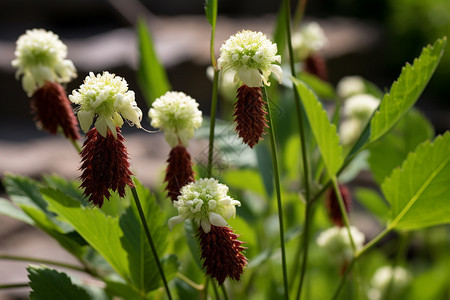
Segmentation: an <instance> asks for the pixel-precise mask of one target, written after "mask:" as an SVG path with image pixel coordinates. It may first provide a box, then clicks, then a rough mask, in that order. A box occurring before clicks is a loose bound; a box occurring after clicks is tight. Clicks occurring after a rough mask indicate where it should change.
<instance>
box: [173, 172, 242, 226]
mask: <svg viewBox="0 0 450 300" xmlns="http://www.w3.org/2000/svg"><path fill="white" fill-rule="evenodd" d="M180 193H181V195H180V196H178V200H176V201H174V202H173V204H174V206H175V207H176V208H177V209H178V216H175V217H173V218H170V220H169V228H170V229H172V228H173V227H174V226H175V225H176V224H178V223H181V222H183V221H184V220H186V219H191V220H194V221H195V222H196V223H197V224H198V225H200V226H201V227H202V229H203V231H204V232H205V233H208V232H209V231H210V230H211V225H214V226H220V227H223V226H227V225H228V223H227V221H226V219H229V218H230V217H234V216H235V215H236V207H235V206H236V205H238V206H241V203H240V202H239V201H237V200H234V199H233V198H231V197H230V196H228V195H227V193H228V187H227V186H226V185H224V184H221V183H219V182H218V181H217V180H216V179H214V178H202V179H199V180H197V181H196V182H191V183H189V184H187V185H185V186H183V187H182V188H181V191H180Z"/></svg>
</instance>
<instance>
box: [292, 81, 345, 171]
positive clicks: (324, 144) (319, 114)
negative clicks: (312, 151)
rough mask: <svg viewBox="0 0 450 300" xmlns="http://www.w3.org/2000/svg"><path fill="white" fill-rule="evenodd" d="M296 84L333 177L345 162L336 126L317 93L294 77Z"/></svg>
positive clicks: (324, 159)
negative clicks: (331, 121)
mask: <svg viewBox="0 0 450 300" xmlns="http://www.w3.org/2000/svg"><path fill="white" fill-rule="evenodd" d="M294 84H295V85H296V88H297V91H298V93H299V94H300V97H301V99H302V102H303V105H304V107H305V110H306V114H307V116H308V120H309V123H310V124H311V130H312V132H313V134H314V137H315V139H316V141H317V145H318V147H319V150H320V153H321V154H322V158H323V161H324V163H325V167H326V168H327V171H328V174H329V176H330V177H332V176H334V175H336V173H337V172H338V170H339V168H340V167H341V166H342V163H343V162H344V158H343V156H342V147H341V146H340V145H339V136H338V134H337V133H336V126H335V125H334V124H331V123H330V120H329V119H328V116H327V112H326V111H325V109H324V108H323V107H322V104H321V103H320V102H319V100H318V99H317V97H316V95H315V94H314V93H313V92H312V91H311V90H310V89H309V88H308V87H307V86H306V85H305V84H304V83H302V82H301V81H299V80H295V79H294Z"/></svg>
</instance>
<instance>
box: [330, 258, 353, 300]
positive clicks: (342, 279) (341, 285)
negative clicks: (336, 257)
mask: <svg viewBox="0 0 450 300" xmlns="http://www.w3.org/2000/svg"><path fill="white" fill-rule="evenodd" d="M355 260H356V258H353V259H352V261H351V262H350V263H349V265H348V266H347V268H346V269H345V272H344V274H342V276H341V280H340V281H339V285H338V286H337V288H336V291H335V292H334V294H333V298H331V299H332V300H336V299H337V297H338V296H339V293H340V292H341V290H342V288H343V287H344V283H345V280H346V279H347V275H348V273H350V270H351V269H352V267H353V264H354V263H355Z"/></svg>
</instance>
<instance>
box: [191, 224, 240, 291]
mask: <svg viewBox="0 0 450 300" xmlns="http://www.w3.org/2000/svg"><path fill="white" fill-rule="evenodd" d="M197 236H198V237H199V238H200V247H201V252H202V253H201V256H202V259H204V261H203V268H204V269H206V274H207V275H209V276H210V277H212V278H215V279H216V280H217V282H218V283H219V284H220V285H221V284H223V282H224V281H225V279H226V278H227V277H230V278H231V279H234V280H239V279H240V278H241V274H242V273H244V268H245V266H246V265H247V258H246V257H245V256H244V254H242V251H243V250H244V249H245V247H242V244H243V243H244V242H241V241H238V240H237V238H238V237H239V236H238V235H237V234H235V233H233V230H232V229H231V228H229V227H218V226H214V225H211V231H210V232H208V233H205V232H204V231H203V229H202V228H201V227H199V229H198V232H197Z"/></svg>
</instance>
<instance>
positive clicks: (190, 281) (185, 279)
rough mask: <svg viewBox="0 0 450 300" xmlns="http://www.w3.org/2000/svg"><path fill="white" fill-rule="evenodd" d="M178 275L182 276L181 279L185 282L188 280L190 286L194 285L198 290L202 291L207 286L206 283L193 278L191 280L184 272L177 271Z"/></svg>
mask: <svg viewBox="0 0 450 300" xmlns="http://www.w3.org/2000/svg"><path fill="white" fill-rule="evenodd" d="M177 277H178V278H180V279H181V280H183V281H184V282H186V283H187V284H188V285H189V286H190V287H192V288H194V289H196V290H198V291H202V290H203V289H204V288H205V286H204V285H201V284H198V283H195V282H193V281H192V280H190V279H189V278H187V277H186V276H184V274H182V273H180V272H177Z"/></svg>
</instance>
